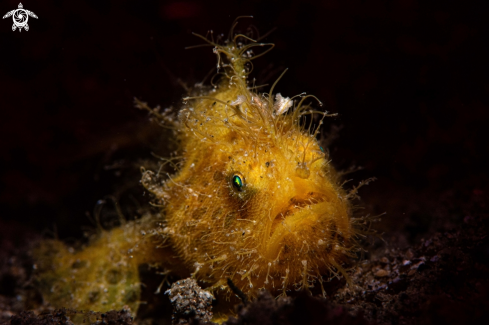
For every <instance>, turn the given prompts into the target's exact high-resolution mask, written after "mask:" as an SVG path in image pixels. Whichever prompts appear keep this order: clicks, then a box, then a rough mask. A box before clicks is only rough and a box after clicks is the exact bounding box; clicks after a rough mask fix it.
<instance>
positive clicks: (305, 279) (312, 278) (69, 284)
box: [36, 36, 361, 313]
mask: <svg viewBox="0 0 489 325" xmlns="http://www.w3.org/2000/svg"><path fill="white" fill-rule="evenodd" d="M234 40H235V41H232V42H228V43H226V45H218V44H215V43H211V42H209V43H211V45H212V46H214V52H215V53H217V54H218V56H219V61H218V66H219V68H220V69H219V72H220V73H221V74H222V78H221V81H220V83H219V85H218V86H216V87H215V88H210V89H204V88H198V90H197V91H195V92H194V94H192V97H189V98H184V105H183V107H182V108H181V110H180V111H179V112H178V117H175V118H171V117H170V115H167V114H166V113H165V114H161V113H159V112H158V111H156V110H155V111H153V113H154V115H155V116H156V117H157V118H158V119H159V120H160V122H161V123H165V124H168V126H170V127H172V128H173V129H174V130H175V134H176V137H177V138H178V140H179V143H180V149H179V155H180V157H181V161H180V164H179V166H180V169H179V170H178V171H177V172H176V173H175V174H174V175H167V176H166V177H163V176H162V175H160V174H159V173H157V172H154V171H148V170H144V171H143V176H142V184H143V185H144V186H145V187H146V188H147V189H148V190H149V191H150V192H151V193H153V195H154V197H155V203H156V204H157V205H158V206H161V211H160V213H159V214H157V215H149V214H148V215H147V216H145V217H144V218H142V219H141V220H138V221H136V222H129V223H126V224H124V225H123V226H122V227H120V228H117V229H114V230H112V231H109V232H107V231H104V232H102V233H101V234H99V235H98V236H95V238H94V239H93V240H92V241H91V243H90V244H89V245H88V246H87V247H85V248H84V249H81V250H79V251H78V252H72V251H70V250H68V249H66V248H65V246H64V245H63V244H61V243H59V242H56V241H51V242H46V243H45V244H44V245H42V247H41V249H40V250H39V251H38V252H37V253H36V256H37V257H38V268H39V272H38V274H39V275H38V283H39V286H40V287H41V288H42V290H43V292H44V297H45V299H46V300H47V301H49V302H50V303H51V304H53V305H55V306H58V307H60V306H66V307H71V308H77V309H90V310H95V311H104V310H111V309H120V308H122V306H124V305H128V306H129V307H130V308H131V310H132V311H133V312H134V313H136V311H137V308H138V305H139V301H138V299H139V298H138V297H139V293H140V289H139V286H140V280H139V276H138V271H137V270H138V265H140V264H144V263H157V264H159V265H160V266H161V267H164V268H166V269H167V270H169V271H170V272H173V273H174V274H177V275H178V276H181V277H182V278H183V277H187V276H189V274H190V273H191V274H192V276H193V277H195V278H196V279H197V280H199V281H201V283H203V284H205V285H207V286H209V287H210V288H211V290H215V289H218V288H219V289H220V290H222V291H220V292H221V293H223V294H229V293H230V290H229V289H228V288H227V285H226V280H227V279H228V278H229V279H231V280H232V281H233V283H234V284H235V286H236V287H237V288H239V289H240V290H242V291H243V292H244V293H245V294H247V295H249V296H255V295H256V293H257V289H260V288H265V289H268V290H269V291H270V292H272V293H273V294H275V295H278V294H285V293H286V291H287V290H290V289H293V288H294V287H295V288H303V289H308V288H309V287H310V286H312V285H313V284H314V283H315V284H318V283H319V284H320V285H321V286H322V282H323V276H325V277H328V276H330V275H331V272H333V273H334V274H338V273H342V274H344V275H346V274H345V272H344V270H343V268H342V266H341V265H342V264H343V262H344V261H345V259H346V257H348V256H349V255H351V252H352V251H353V250H354V249H355V247H356V246H355V240H354V238H355V236H356V234H357V233H358V232H360V231H361V230H359V228H360V226H357V224H358V223H359V222H358V220H357V219H353V218H352V217H351V210H352V208H351V203H350V201H349V199H350V197H352V196H354V194H355V192H352V193H348V194H347V193H346V192H345V191H344V190H343V189H342V187H341V185H340V184H341V183H340V179H339V176H338V175H337V173H336V171H335V170H334V168H333V167H332V166H331V164H330V160H329V157H328V155H327V154H326V153H324V152H323V149H322V148H321V147H320V145H319V143H318V141H317V139H316V136H317V134H318V132H319V127H320V125H321V124H322V118H324V117H325V116H326V115H325V114H324V113H320V112H313V111H311V108H310V106H309V105H306V104H305V101H304V100H305V99H307V98H308V97H313V96H304V95H302V96H300V97H298V100H296V101H295V103H294V104H295V105H293V106H292V107H290V109H289V106H291V104H292V101H290V99H288V98H285V99H284V98H283V97H282V96H279V95H275V94H273V88H274V87H273V86H272V89H271V90H270V92H269V93H265V94H260V93H257V92H254V90H253V87H250V84H248V82H247V76H248V71H249V67H250V65H249V61H250V60H251V59H253V58H255V57H253V56H252V55H251V54H249V53H250V52H248V51H249V50H251V48H252V47H253V46H266V45H268V44H257V43H254V42H249V43H248V45H241V44H239V43H236V40H244V37H240V36H237V37H235V39H234ZM238 44H239V45H238ZM137 106H139V107H140V108H144V107H145V104H144V103H141V102H139V101H137ZM146 107H147V106H146ZM313 113H319V115H320V116H321V115H322V118H321V119H313V118H312V117H311V118H310V119H309V120H308V122H307V123H306V122H305V119H304V116H305V115H311V116H312V114H313ZM313 124H314V126H313ZM235 177H239V180H240V181H241V182H242V186H237V185H236V183H235V182H234V180H235ZM355 191H356V189H355ZM217 293H218V294H219V292H217Z"/></svg>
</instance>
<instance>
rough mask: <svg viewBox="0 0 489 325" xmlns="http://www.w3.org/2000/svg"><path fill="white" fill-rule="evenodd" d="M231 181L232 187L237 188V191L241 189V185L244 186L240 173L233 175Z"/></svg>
mask: <svg viewBox="0 0 489 325" xmlns="http://www.w3.org/2000/svg"><path fill="white" fill-rule="evenodd" d="M231 181H232V183H233V187H234V188H235V189H236V190H238V191H241V190H242V189H243V186H244V181H243V177H242V176H241V175H237V174H236V175H234V176H233V178H232V179H231Z"/></svg>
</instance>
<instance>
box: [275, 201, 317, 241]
mask: <svg viewBox="0 0 489 325" xmlns="http://www.w3.org/2000/svg"><path fill="white" fill-rule="evenodd" d="M289 201H290V204H289V205H288V206H287V207H286V208H284V209H283V210H282V211H280V212H279V213H278V214H277V215H276V216H275V218H274V219H273V222H272V227H271V229H270V237H271V236H272V235H273V233H274V232H275V229H276V228H277V226H278V225H279V224H281V223H282V222H283V221H284V220H285V219H286V218H287V217H289V216H292V215H294V214H295V213H297V212H299V211H301V210H303V209H305V208H307V207H309V206H312V205H316V204H319V203H322V202H324V201H325V197H324V195H322V194H320V193H317V192H310V193H308V194H307V195H306V196H294V197H293V198H291V199H290V200H289Z"/></svg>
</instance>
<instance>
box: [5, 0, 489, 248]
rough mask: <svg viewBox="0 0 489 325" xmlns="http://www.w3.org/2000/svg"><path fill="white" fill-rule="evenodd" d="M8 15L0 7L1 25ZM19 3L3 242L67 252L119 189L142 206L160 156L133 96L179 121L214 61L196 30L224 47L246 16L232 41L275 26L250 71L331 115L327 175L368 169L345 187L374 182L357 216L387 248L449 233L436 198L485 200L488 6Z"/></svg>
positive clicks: (11, 39)
mask: <svg viewBox="0 0 489 325" xmlns="http://www.w3.org/2000/svg"><path fill="white" fill-rule="evenodd" d="M17 5H18V0H15V1H11V0H8V1H2V2H1V5H0V9H1V11H2V15H3V14H5V13H6V12H7V11H10V10H12V9H15V8H17ZM23 5H24V8H25V9H28V10H31V11H33V12H34V13H35V14H36V15H37V16H38V17H39V19H34V18H29V26H30V30H29V31H28V32H26V31H22V32H20V33H19V32H18V31H15V32H12V30H11V25H12V19H11V18H8V19H5V20H1V21H0V47H1V51H0V53H1V60H0V94H1V96H0V109H1V115H0V148H1V150H0V161H1V165H2V167H1V170H0V204H1V212H0V213H1V214H0V228H1V229H2V231H1V232H0V234H1V235H0V236H5V237H4V238H6V237H9V236H10V237H14V236H17V235H16V234H18V231H19V229H21V231H22V232H25V231H29V232H31V233H33V234H42V233H43V232H45V231H46V230H53V229H54V226H56V229H57V230H56V231H57V233H58V236H59V237H61V238H67V237H74V238H80V237H81V229H83V227H82V226H90V225H92V226H93V222H92V221H90V218H89V217H87V211H88V212H89V213H90V214H92V216H93V213H92V211H93V210H94V207H96V203H97V201H98V200H99V199H102V198H104V197H106V196H107V195H115V196H116V197H117V196H118V193H120V192H123V190H121V188H122V189H125V188H126V187H129V186H126V185H127V184H133V185H135V186H136V187H135V188H136V191H135V192H133V195H134V196H137V195H141V193H142V192H143V190H142V188H139V187H138V185H137V182H136V183H135V182H134V175H137V174H138V170H137V168H138V166H139V165H141V162H140V159H143V160H147V159H153V158H152V156H151V152H155V153H158V154H161V155H168V153H169V152H168V150H169V149H166V148H167V146H165V145H163V144H162V143H164V142H165V141H164V140H163V141H162V139H161V137H158V136H157V135H155V134H157V133H158V132H159V131H158V130H159V129H157V128H155V127H152V126H150V123H149V122H148V116H147V114H146V113H145V112H142V111H139V110H137V109H135V108H134V106H133V98H134V97H138V98H140V99H142V100H144V101H147V102H149V104H150V105H151V106H156V105H158V104H159V105H161V106H162V107H168V106H171V105H173V106H175V107H178V105H179V103H180V102H181V96H182V94H184V89H183V87H181V85H180V83H182V82H183V83H185V84H187V85H188V86H192V85H193V84H195V83H196V82H200V81H201V80H203V79H204V77H205V76H206V75H207V74H208V73H209V71H210V70H211V69H212V68H213V67H215V64H216V58H215V56H214V55H213V54H212V50H211V48H210V47H209V48H199V49H192V50H185V49H184V48H185V47H186V46H191V45H196V44H202V43H203V42H202V41H201V40H200V39H198V38H196V37H194V36H192V35H191V32H196V33H199V34H202V35H205V34H206V32H207V31H208V30H213V31H214V34H215V35H217V34H220V33H224V34H226V35H227V33H228V31H229V28H230V26H231V24H232V22H233V20H234V19H235V18H236V17H237V16H239V15H253V16H254V19H242V20H240V22H239V25H238V28H237V29H238V30H241V31H246V30H247V28H248V27H249V26H250V24H252V25H253V26H255V27H256V28H257V30H258V31H259V32H260V33H261V34H264V33H266V32H268V31H270V30H272V29H273V28H277V29H276V30H275V31H274V32H273V33H272V34H270V36H268V37H267V38H266V39H265V40H264V41H267V42H272V43H275V49H274V50H273V51H272V52H270V53H269V54H267V55H266V56H264V57H262V58H260V59H257V60H256V61H254V63H255V72H254V75H253V76H254V77H256V78H257V83H270V84H271V83H273V81H274V80H275V79H276V78H277V77H278V76H279V75H280V73H281V72H282V71H283V69H285V68H286V67H288V68H289V71H288V72H287V74H286V75H285V76H284V78H283V79H282V80H281V81H280V83H279V84H278V86H277V91H279V92H281V93H282V94H283V95H286V96H292V95H295V94H298V93H301V92H303V91H306V92H307V93H310V94H314V95H316V96H317V97H318V98H320V99H321V100H322V101H323V102H324V106H323V108H324V109H326V110H328V111H331V112H337V113H339V116H338V117H337V118H334V119H333V118H332V119H330V120H329V121H328V122H331V123H326V127H325V132H328V131H329V129H330V127H331V124H334V125H336V126H340V127H341V128H342V129H341V131H340V133H339V137H338V139H337V140H336V141H335V142H334V143H333V144H332V145H331V147H330V150H331V152H332V155H333V159H334V163H335V164H336V166H338V168H340V169H346V168H348V167H350V166H352V165H357V166H363V167H364V169H363V170H362V171H360V172H357V173H355V174H353V175H352V177H351V178H353V179H354V181H353V182H352V184H354V183H357V182H358V181H360V180H362V179H365V178H368V177H377V178H378V181H377V182H374V183H372V184H371V185H369V186H368V187H366V188H364V189H362V191H361V194H362V198H363V203H362V205H364V206H365V207H366V209H367V212H368V213H372V214H375V213H381V212H384V211H386V212H387V216H386V217H385V218H384V220H383V222H382V224H380V225H378V228H379V229H380V230H381V231H384V232H385V233H386V234H385V238H386V239H387V241H389V238H390V237H389V236H392V240H393V241H398V242H400V244H403V245H404V244H410V243H413V242H416V240H417V239H419V237H420V236H423V235H424V234H426V233H427V232H430V231H435V230H438V228H440V227H449V226H450V225H451V224H450V222H452V221H453V222H454V224H456V223H457V220H452V219H450V218H449V217H447V219H446V220H447V221H446V222H447V224H440V223H439V221H437V222H432V220H435V219H436V218H433V214H434V213H436V211H434V210H433V209H432V210H430V202H431V201H433V200H438V198H439V197H440V196H443V195H445V196H446V197H448V199H447V200H450V197H452V196H458V197H459V199H460V196H462V197H463V196H464V195H465V196H469V195H474V194H476V195H479V194H481V195H486V193H487V189H488V188H487V185H486V184H487V181H488V177H487V172H486V169H487V166H488V162H489V161H488V158H487V149H488V146H487V145H486V143H487V139H489V134H488V133H489V132H488V130H487V122H488V117H489V113H488V104H489V65H488V63H487V62H488V58H489V42H488V37H487V35H488V32H489V24H488V23H487V21H488V16H489V11H488V10H487V9H488V8H487V6H486V5H485V1H466V2H464V1H446V0H444V1H409V0H402V1H339V0H338V1H327V0H324V1H317V2H313V1H301V2H299V1H287V0H281V1H263V2H261V1H228V2H211V1H191V0H186V1H169V2H165V1H107V0H86V1H64V2H63V1H53V0H46V1H26V2H23ZM179 80H180V81H179ZM166 136H168V137H169V138H170V137H171V135H168V134H167V135H166ZM155 139H156V140H155ZM168 141H169V142H171V140H168ZM136 179H137V176H136ZM134 193H136V194H134ZM137 193H139V194H137ZM446 193H449V194H446ZM453 218H463V213H461V214H460V215H457V216H455V217H453ZM436 220H439V219H436ZM398 233H402V234H404V237H403V239H399V236H397V235H396V234H398ZM394 237H395V238H396V239H394Z"/></svg>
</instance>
